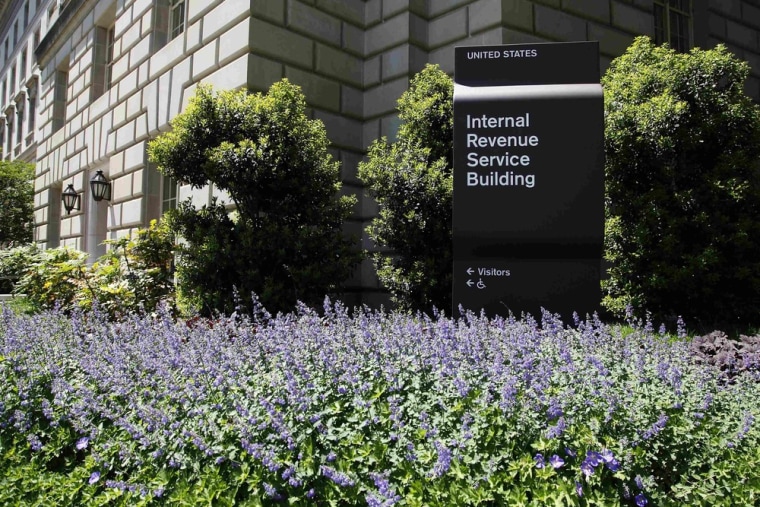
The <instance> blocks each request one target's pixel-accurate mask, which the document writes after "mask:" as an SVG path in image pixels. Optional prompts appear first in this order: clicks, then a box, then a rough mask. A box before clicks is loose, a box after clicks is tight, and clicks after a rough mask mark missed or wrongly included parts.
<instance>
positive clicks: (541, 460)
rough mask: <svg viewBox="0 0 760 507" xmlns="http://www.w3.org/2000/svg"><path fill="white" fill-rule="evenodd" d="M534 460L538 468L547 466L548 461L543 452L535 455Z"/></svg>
mask: <svg viewBox="0 0 760 507" xmlns="http://www.w3.org/2000/svg"><path fill="white" fill-rule="evenodd" d="M533 461H535V462H536V468H544V467H545V466H546V463H545V462H544V455H543V454H541V453H538V454H536V455H535V456H533Z"/></svg>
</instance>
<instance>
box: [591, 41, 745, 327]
mask: <svg viewBox="0 0 760 507" xmlns="http://www.w3.org/2000/svg"><path fill="white" fill-rule="evenodd" d="M748 72H749V66H748V65H747V64H746V63H744V62H741V61H739V60H737V59H736V58H735V57H734V56H732V55H731V54H730V53H729V51H728V50H727V49H726V48H725V47H723V46H718V47H717V48H715V49H713V50H708V51H704V50H700V49H694V50H692V51H691V52H690V53H689V54H680V53H677V52H675V51H674V50H672V49H669V48H668V47H667V46H662V47H657V46H655V45H653V44H652V43H651V42H650V41H649V39H647V38H645V37H642V38H638V39H636V41H635V42H634V44H633V45H632V46H631V47H630V48H629V49H628V51H627V52H626V53H625V54H624V55H623V56H621V57H619V58H617V59H616V60H614V61H613V62H612V65H611V67H610V69H609V70H608V72H607V74H606V75H605V77H604V79H603V85H604V99H605V150H606V157H607V158H606V160H607V161H606V179H607V195H606V232H605V241H606V256H607V259H608V260H609V261H611V268H610V270H609V275H610V276H609V280H607V281H606V283H605V290H606V297H605V305H606V306H607V307H608V308H609V309H611V310H612V311H614V312H616V313H618V314H622V313H623V312H624V309H625V307H627V306H632V307H633V308H634V309H635V310H637V311H640V312H643V311H645V310H646V311H650V312H652V313H653V314H654V315H656V316H659V317H660V318H669V317H674V316H677V315H683V316H684V318H686V319H687V321H691V322H703V323H708V322H733V323H742V322H743V323H747V322H749V321H755V322H757V320H758V308H760V257H758V255H757V252H758V251H760V180H758V157H760V109H759V108H758V106H757V105H756V104H754V103H753V102H752V101H751V99H750V98H749V97H747V96H746V94H745V93H744V88H743V87H744V82H745V80H746V78H747V75H748Z"/></svg>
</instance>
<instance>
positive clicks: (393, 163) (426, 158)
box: [358, 65, 454, 311]
mask: <svg viewBox="0 0 760 507" xmlns="http://www.w3.org/2000/svg"><path fill="white" fill-rule="evenodd" d="M453 89H454V86H453V83H452V80H451V78H450V77H448V76H447V75H446V74H445V73H444V72H443V71H441V70H440V69H439V68H438V67H437V66H431V65H428V66H427V67H425V69H423V70H422V71H421V72H420V73H419V74H417V75H416V76H415V77H414V79H412V82H411V83H410V87H409V89H408V90H407V91H406V92H404V94H403V95H402V96H401V98H400V99H399V101H398V111H399V118H400V119H401V121H402V124H401V127H400V128H399V131H398V139H397V141H395V142H393V143H388V140H387V139H386V138H382V139H379V140H377V141H375V142H374V143H372V145H371V146H370V147H369V153H368V160H367V161H365V162H362V163H360V164H359V171H358V175H359V178H360V179H361V180H362V181H363V182H364V183H365V184H366V185H367V191H368V193H369V195H371V196H372V197H373V198H375V199H376V200H377V202H378V203H379V205H380V212H379V215H378V216H377V217H376V218H375V219H373V220H372V224H371V225H370V226H369V227H368V229H367V232H368V233H369V235H370V237H371V238H372V240H373V241H375V243H377V245H379V246H381V247H384V248H385V249H386V250H385V251H382V252H379V253H376V254H374V255H373V261H374V263H375V266H376V268H377V273H378V277H379V279H380V281H381V282H382V284H383V285H384V286H385V287H387V288H388V290H389V291H390V293H391V297H392V298H393V300H394V302H395V303H397V304H398V305H399V307H401V308H404V309H411V310H422V311H430V309H431V308H433V307H434V306H436V307H438V308H445V309H447V310H448V309H449V308H451V283H452V274H451V266H452V259H453V258H452V236H451V196H452V190H453V183H452V177H451V171H452V164H453V131H454V130H453V129H454V117H453ZM387 250H390V252H388V251H387Z"/></svg>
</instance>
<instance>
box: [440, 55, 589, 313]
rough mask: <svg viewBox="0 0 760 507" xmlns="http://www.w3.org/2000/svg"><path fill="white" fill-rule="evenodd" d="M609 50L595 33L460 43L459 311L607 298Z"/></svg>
mask: <svg viewBox="0 0 760 507" xmlns="http://www.w3.org/2000/svg"><path fill="white" fill-rule="evenodd" d="M598 51H599V50H598V44H597V43H595V42H577V43H547V44H520V45H507V46H489V47H458V48H456V49H455V73H454V200H453V238H454V266H453V269H454V277H453V283H454V287H453V304H454V313H455V314H456V313H457V309H458V307H459V306H460V305H461V306H462V307H464V308H465V309H468V310H473V311H476V312H478V311H480V310H481V309H483V310H485V311H486V313H487V314H489V315H497V314H498V315H508V314H509V312H512V313H514V314H515V315H516V316H519V315H520V314H521V313H523V312H529V313H531V314H533V315H537V314H539V312H540V310H541V308H546V309H547V310H549V311H551V312H557V313H560V314H562V315H563V317H565V318H567V317H569V316H570V314H571V312H573V311H577V312H578V313H579V314H581V315H582V316H583V315H584V314H585V313H590V312H594V311H596V310H598V308H599V305H600V302H601V289H600V278H601V262H602V250H603V238H604V145H603V139H604V117H603V114H604V110H603V108H604V105H603V97H602V88H601V85H600V83H599V77H600V76H599V52H598Z"/></svg>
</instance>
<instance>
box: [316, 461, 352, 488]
mask: <svg viewBox="0 0 760 507" xmlns="http://www.w3.org/2000/svg"><path fill="white" fill-rule="evenodd" d="M319 469H320V470H321V471H322V475H324V476H325V477H327V478H328V479H330V480H331V481H333V482H334V483H335V484H337V485H338V486H341V487H344V488H345V487H351V486H353V485H354V481H353V480H352V479H351V478H350V477H349V476H347V475H346V474H344V473H342V472H339V471H337V470H335V469H334V468H331V467H328V466H325V465H322V466H320V467H319Z"/></svg>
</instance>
